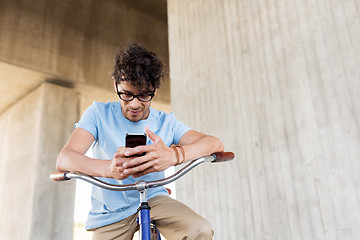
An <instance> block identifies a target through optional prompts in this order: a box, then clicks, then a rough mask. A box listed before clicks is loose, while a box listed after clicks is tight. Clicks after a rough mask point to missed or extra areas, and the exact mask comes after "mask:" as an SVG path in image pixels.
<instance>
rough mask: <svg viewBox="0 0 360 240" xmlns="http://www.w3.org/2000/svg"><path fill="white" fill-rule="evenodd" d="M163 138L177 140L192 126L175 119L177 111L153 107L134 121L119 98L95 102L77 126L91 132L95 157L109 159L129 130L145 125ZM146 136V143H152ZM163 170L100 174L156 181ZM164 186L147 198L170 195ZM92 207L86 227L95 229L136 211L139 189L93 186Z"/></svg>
mask: <svg viewBox="0 0 360 240" xmlns="http://www.w3.org/2000/svg"><path fill="white" fill-rule="evenodd" d="M146 126H148V127H149V129H150V130H151V131H152V132H154V133H155V134H156V135H158V136H160V137H161V139H162V140H163V141H164V143H165V144H166V145H167V146H170V145H171V144H178V142H179V141H180V138H181V137H182V136H183V135H184V134H185V133H186V132H187V131H189V130H190V128H189V127H188V126H186V125H185V124H184V123H182V122H180V121H178V120H176V118H175V116H174V114H172V113H171V114H166V113H164V112H161V111H157V110H155V109H152V108H150V114H149V116H148V118H147V119H145V120H141V121H139V122H132V121H129V120H128V119H126V118H125V117H124V116H123V114H122V112H121V106H120V103H119V102H108V103H98V102H96V101H95V102H93V104H92V105H91V106H90V107H89V108H88V109H87V110H86V111H85V113H84V114H83V116H82V117H81V119H80V121H79V122H78V123H77V124H75V127H76V128H82V129H85V130H87V131H88V132H90V133H91V134H92V135H93V136H94V138H95V141H94V143H93V145H92V146H91V149H90V152H91V154H92V157H93V158H96V159H104V160H110V159H112V158H113V156H114V153H115V152H116V150H117V149H118V148H119V147H120V146H125V135H126V133H128V132H130V133H144V132H145V127H146ZM151 143H152V142H151V140H150V139H149V138H148V139H147V144H151ZM164 176H165V175H164V172H155V173H150V174H147V175H145V176H142V177H140V178H133V177H131V176H130V177H128V178H127V179H124V180H115V179H111V178H99V179H101V180H102V181H105V182H108V183H111V184H131V183H134V182H136V181H138V180H140V179H144V180H146V181H153V180H158V179H162V178H164ZM167 194H168V193H167V191H166V190H165V188H164V187H158V188H152V189H148V190H147V196H148V199H150V198H152V197H154V196H157V195H167ZM91 205H92V209H91V211H90V212H89V215H88V220H87V223H86V229H92V228H97V227H101V226H104V225H108V224H111V223H114V222H117V221H120V220H122V219H124V218H127V217H128V216H130V215H132V214H134V213H136V212H137V208H138V206H139V193H138V192H137V191H126V192H119V191H110V190H105V189H102V188H99V187H96V186H93V188H92V193H91Z"/></svg>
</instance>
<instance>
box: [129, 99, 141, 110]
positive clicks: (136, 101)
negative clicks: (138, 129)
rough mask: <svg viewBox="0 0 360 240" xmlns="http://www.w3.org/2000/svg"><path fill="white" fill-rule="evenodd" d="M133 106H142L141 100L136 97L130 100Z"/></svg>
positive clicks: (135, 107)
mask: <svg viewBox="0 0 360 240" xmlns="http://www.w3.org/2000/svg"><path fill="white" fill-rule="evenodd" d="M130 105H131V107H132V108H134V109H137V108H139V107H140V106H141V102H140V101H139V99H137V98H136V97H135V98H134V99H133V100H132V101H131V102H130Z"/></svg>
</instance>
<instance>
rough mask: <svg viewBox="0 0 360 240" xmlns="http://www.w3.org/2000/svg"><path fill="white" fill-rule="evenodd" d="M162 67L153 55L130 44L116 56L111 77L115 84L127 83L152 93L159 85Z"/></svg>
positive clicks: (135, 44)
mask: <svg viewBox="0 0 360 240" xmlns="http://www.w3.org/2000/svg"><path fill="white" fill-rule="evenodd" d="M163 67H164V65H163V64H162V62H161V61H160V59H159V58H158V57H157V56H156V54H155V53H153V52H151V51H148V50H147V49H146V48H145V47H143V46H141V45H139V44H137V43H131V44H129V45H128V46H127V47H126V48H122V49H120V50H119V51H118V53H117V54H116V56H115V58H114V72H113V75H112V76H113V78H114V80H115V81H116V82H117V83H120V82H121V81H127V82H129V83H130V84H131V85H133V86H135V87H136V88H138V89H143V88H145V89H146V90H147V91H154V90H156V89H158V88H159V87H160V85H161V80H162V78H163V76H164V71H163Z"/></svg>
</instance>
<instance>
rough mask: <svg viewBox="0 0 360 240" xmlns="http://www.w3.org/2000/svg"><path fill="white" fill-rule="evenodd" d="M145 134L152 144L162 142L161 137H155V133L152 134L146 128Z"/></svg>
mask: <svg viewBox="0 0 360 240" xmlns="http://www.w3.org/2000/svg"><path fill="white" fill-rule="evenodd" d="M145 132H146V134H147V135H148V137H149V138H150V140H151V141H153V143H157V142H160V141H162V139H161V137H159V136H158V135H156V134H155V133H153V132H152V131H151V130H150V129H149V127H148V126H146V127H145Z"/></svg>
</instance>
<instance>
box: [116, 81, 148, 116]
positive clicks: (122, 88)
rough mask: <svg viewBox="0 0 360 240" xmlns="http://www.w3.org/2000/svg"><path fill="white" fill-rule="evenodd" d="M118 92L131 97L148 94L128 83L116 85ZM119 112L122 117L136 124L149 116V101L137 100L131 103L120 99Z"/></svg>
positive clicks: (123, 82)
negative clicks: (131, 95)
mask: <svg viewBox="0 0 360 240" xmlns="http://www.w3.org/2000/svg"><path fill="white" fill-rule="evenodd" d="M115 84H116V83H115ZM117 86H118V91H119V92H122V93H128V94H133V95H140V94H144V93H148V92H147V91H146V90H145V89H141V90H139V89H138V88H136V87H134V86H133V85H131V84H130V83H129V82H126V81H121V82H120V83H118V84H117ZM120 105H121V111H122V114H123V115H124V117H125V118H126V119H128V120H130V121H132V122H138V121H140V120H143V119H146V118H147V117H148V116H149V112H150V105H151V101H149V102H141V101H140V100H139V99H138V98H136V97H135V98H134V99H133V100H132V101H124V100H121V99H120Z"/></svg>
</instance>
